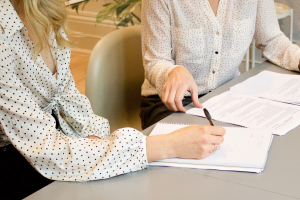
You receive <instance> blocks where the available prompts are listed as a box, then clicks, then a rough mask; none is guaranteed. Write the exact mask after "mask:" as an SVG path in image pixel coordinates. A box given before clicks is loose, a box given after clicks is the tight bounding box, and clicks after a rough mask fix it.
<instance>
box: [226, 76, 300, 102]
mask: <svg viewBox="0 0 300 200" xmlns="http://www.w3.org/2000/svg"><path fill="white" fill-rule="evenodd" d="M230 91H233V92H237V93H241V94H245V95H253V96H257V97H262V98H266V99H271V100H275V101H281V102H286V103H292V104H296V105H300V76H299V75H288V74H279V73H275V72H270V71H263V72H261V73H259V74H258V75H256V76H253V77H251V78H248V79H247V80H245V81H244V82H242V83H239V84H237V85H235V86H233V87H231V88H230Z"/></svg>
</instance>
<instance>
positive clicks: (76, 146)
mask: <svg viewBox="0 0 300 200" xmlns="http://www.w3.org/2000/svg"><path fill="white" fill-rule="evenodd" d="M0 24H1V27H2V28H1V27H0V28H1V29H0V96H1V98H0V120H1V126H0V127H1V129H0V146H5V145H7V144H10V143H11V144H13V145H14V147H15V148H17V149H18V150H19V151H20V153H21V154H22V155H23V156H24V157H25V158H26V159H27V160H28V162H30V163H31V165H32V166H33V167H34V168H35V169H36V170H37V171H38V172H39V173H41V174H42V175H43V176H45V177H47V178H49V179H53V180H64V181H89V180H96V179H105V178H109V177H113V176H116V175H120V174H124V173H128V172H132V171H137V170H141V169H144V168H146V167H147V165H148V163H147V157H146V136H144V135H143V134H142V133H141V132H139V131H137V130H134V129H132V128H123V129H119V130H116V131H115V132H113V133H112V134H110V130H109V124H108V121H107V120H106V119H104V118H102V117H100V116H97V115H95V114H93V111H92V109H91V105H90V102H89V100H88V99H87V97H86V96H84V95H82V94H80V93H79V92H78V90H77V89H76V87H75V83H74V80H73V77H72V74H71V72H70V69H69V63H70V50H69V49H65V48H63V47H60V46H58V45H57V43H56V40H55V38H54V36H52V38H51V41H50V44H53V48H52V49H51V52H52V56H53V58H55V62H56V66H57V79H56V78H55V77H54V76H53V74H52V73H51V71H50V70H49V68H48V67H47V66H46V65H45V63H44V61H43V59H42V57H41V56H40V55H38V57H37V59H36V61H33V50H34V45H33V43H32V42H31V40H30V38H29V37H28V32H27V29H26V28H25V27H24V25H23V23H22V21H21V20H20V18H19V17H18V15H17V13H16V11H15V10H14V8H13V6H12V5H11V3H10V1H9V0H0ZM53 116H54V117H55V118H56V119H57V120H55V118H54V117H53ZM56 127H57V128H56ZM90 135H95V136H98V137H100V138H101V139H88V138H85V137H87V136H90ZM3 162H5V161H3Z"/></svg>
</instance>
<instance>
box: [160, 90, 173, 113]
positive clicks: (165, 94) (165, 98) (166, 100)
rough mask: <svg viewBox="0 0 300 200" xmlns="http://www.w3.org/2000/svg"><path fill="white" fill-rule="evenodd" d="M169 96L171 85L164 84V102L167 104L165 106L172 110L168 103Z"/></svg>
mask: <svg viewBox="0 0 300 200" xmlns="http://www.w3.org/2000/svg"><path fill="white" fill-rule="evenodd" d="M168 96H169V87H168V86H164V90H163V93H162V98H161V100H162V102H163V103H164V104H165V106H166V107H167V108H168V110H171V108H170V106H169V104H168Z"/></svg>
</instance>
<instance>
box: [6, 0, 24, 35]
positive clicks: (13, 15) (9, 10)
mask: <svg viewBox="0 0 300 200" xmlns="http://www.w3.org/2000/svg"><path fill="white" fill-rule="evenodd" d="M0 25H1V26H2V27H3V28H1V27H0V32H3V30H4V32H5V33H4V34H5V35H6V36H7V37H11V36H12V35H14V34H15V33H16V32H18V31H20V30H21V29H22V28H23V27H24V24H23V22H22V20H21V19H20V17H19V16H18V13H17V12H16V10H15V9H14V7H13V6H12V4H11V3H10V1H9V0H0ZM1 29H2V30H1Z"/></svg>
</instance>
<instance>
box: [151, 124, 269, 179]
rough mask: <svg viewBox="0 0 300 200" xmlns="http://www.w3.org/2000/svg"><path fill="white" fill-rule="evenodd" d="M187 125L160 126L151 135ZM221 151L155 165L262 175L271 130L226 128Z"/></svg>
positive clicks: (154, 164)
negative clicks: (200, 157)
mask: <svg viewBox="0 0 300 200" xmlns="http://www.w3.org/2000/svg"><path fill="white" fill-rule="evenodd" d="M186 126H188V125H178V124H161V123H158V124H157V125H156V127H155V128H154V129H153V131H152V132H151V134H150V136H152V135H158V134H167V133H171V132H173V131H175V130H177V129H180V128H183V127H186ZM225 129H226V134H225V135H224V142H223V143H222V145H221V149H220V150H218V151H216V152H215V153H213V154H212V155H210V156H209V157H207V158H205V159H201V160H198V159H179V158H173V159H165V160H160V161H157V162H152V163H149V165H152V166H170V167H186V168H197V169H216V170H231V171H245V172H256V173H259V172H262V171H263V169H264V166H265V163H266V160H267V155H268V150H269V147H270V145H271V142H272V138H273V136H272V130H271V129H248V128H236V127H225Z"/></svg>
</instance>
